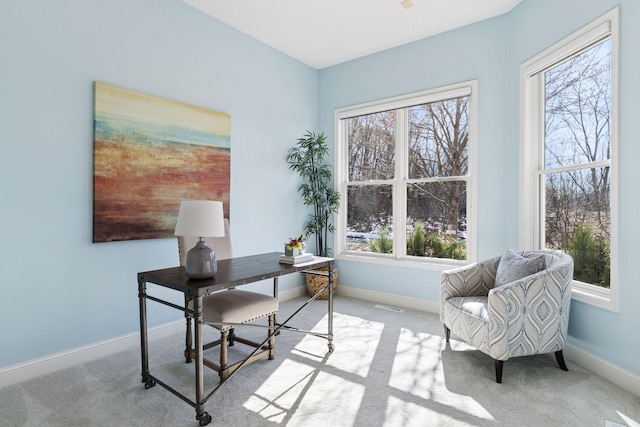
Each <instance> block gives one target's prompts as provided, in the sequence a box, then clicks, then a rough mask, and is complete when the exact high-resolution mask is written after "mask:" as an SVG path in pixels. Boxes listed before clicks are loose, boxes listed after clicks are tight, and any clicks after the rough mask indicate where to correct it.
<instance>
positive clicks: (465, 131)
mask: <svg viewBox="0 0 640 427" xmlns="http://www.w3.org/2000/svg"><path fill="white" fill-rule="evenodd" d="M475 88H476V82H470V83H465V84H460V85H455V86H450V87H447V88H442V89H438V90H433V91H428V92H423V93H419V94H413V95H410V96H406V97H401V98H394V99H390V100H384V101H381V102H376V103H371V104H367V105H360V106H356V107H351V108H346V109H342V110H339V111H337V112H336V120H337V126H336V128H337V132H338V135H337V139H336V140H337V142H338V146H337V149H336V153H337V157H336V158H337V162H336V165H337V173H336V178H337V182H338V183H339V187H340V188H339V191H340V194H341V196H342V205H341V206H342V207H341V214H340V215H339V217H338V218H339V221H338V224H339V227H338V232H337V234H336V245H335V246H336V248H337V254H338V255H342V256H356V257H360V258H362V259H376V260H378V261H380V260H384V259H386V260H389V261H391V262H397V261H399V260H401V261H408V260H410V261H415V262H419V263H421V264H423V265H425V264H433V263H436V264H439V265H442V264H446V265H451V264H456V263H462V262H466V261H469V260H474V259H475V244H476V243H475V210H474V209H475V208H474V206H475V203H474V197H475V182H474V172H475V161H474V155H475V141H476V135H475V133H476V131H475V92H476V89H475Z"/></svg>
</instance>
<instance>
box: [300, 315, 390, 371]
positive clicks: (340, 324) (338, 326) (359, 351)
mask: <svg viewBox="0 0 640 427" xmlns="http://www.w3.org/2000/svg"><path fill="white" fill-rule="evenodd" d="M383 329H384V323H380V322H375V321H371V320H367V319H362V318H360V317H353V316H348V315H346V314H340V313H334V315H333V331H334V339H333V343H334V344H335V350H334V352H333V353H331V354H330V355H329V357H328V358H327V361H326V362H325V364H326V365H327V366H331V367H333V368H336V369H339V370H341V371H345V372H348V373H351V374H354V375H358V376H360V377H363V378H364V377H366V376H367V375H368V373H369V368H370V366H371V362H372V361H373V357H374V356H375V353H376V350H377V348H378V344H379V342H380V337H381V336H382V330H383ZM326 330H327V317H326V316H325V317H323V318H322V319H321V320H320V321H319V322H318V323H317V324H316V326H315V327H314V328H313V331H316V332H326ZM327 350H328V347H327V341H326V340H324V339H322V338H318V337H314V336H311V335H307V336H305V337H304V338H303V339H302V341H300V343H299V344H298V345H296V347H295V348H294V349H293V351H292V353H293V354H297V355H300V356H302V357H306V358H311V359H314V360H322V359H323V358H325V357H326V356H327V355H328V353H327Z"/></svg>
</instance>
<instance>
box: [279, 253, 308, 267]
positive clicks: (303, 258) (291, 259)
mask: <svg viewBox="0 0 640 427" xmlns="http://www.w3.org/2000/svg"><path fill="white" fill-rule="evenodd" d="M279 261H280V263H282V264H293V265H295V264H301V263H303V262H309V261H313V254H302V255H296V256H287V255H280V260H279Z"/></svg>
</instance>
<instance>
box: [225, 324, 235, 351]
mask: <svg viewBox="0 0 640 427" xmlns="http://www.w3.org/2000/svg"><path fill="white" fill-rule="evenodd" d="M227 341H228V342H229V347H233V345H234V344H235V343H236V330H235V329H234V328H231V329H229V338H228V339H227Z"/></svg>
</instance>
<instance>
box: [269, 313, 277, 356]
mask: <svg viewBox="0 0 640 427" xmlns="http://www.w3.org/2000/svg"><path fill="white" fill-rule="evenodd" d="M275 326H276V315H275V314H272V315H271V316H269V334H272V332H273V328H274V327H275ZM275 356H276V339H275V336H274V335H271V338H269V360H273V359H275Z"/></svg>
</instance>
